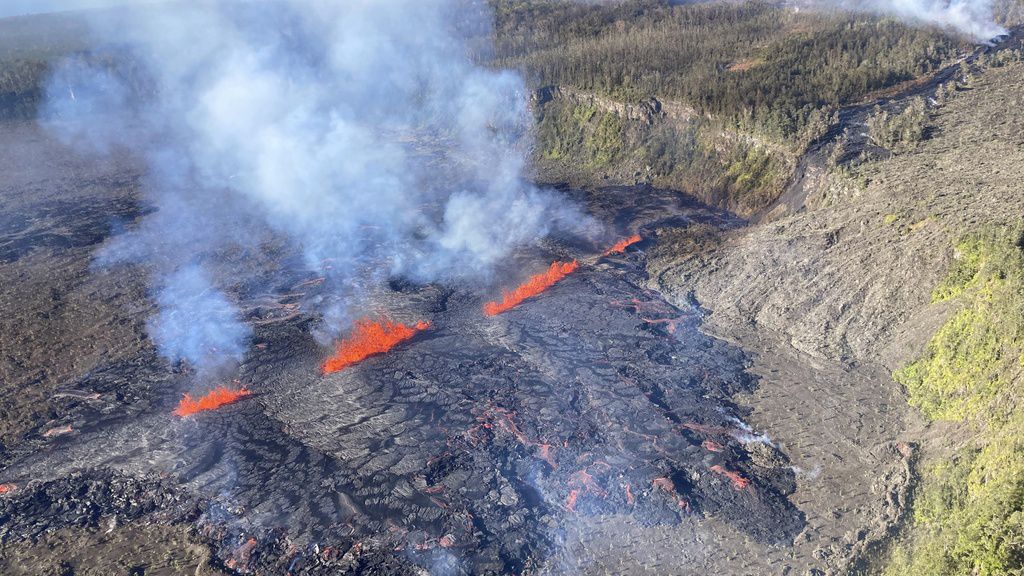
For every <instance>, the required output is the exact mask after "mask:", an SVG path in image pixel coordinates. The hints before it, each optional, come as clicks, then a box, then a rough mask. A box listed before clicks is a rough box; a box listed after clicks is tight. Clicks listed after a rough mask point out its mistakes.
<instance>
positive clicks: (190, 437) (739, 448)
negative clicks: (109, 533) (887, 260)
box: [0, 188, 804, 574]
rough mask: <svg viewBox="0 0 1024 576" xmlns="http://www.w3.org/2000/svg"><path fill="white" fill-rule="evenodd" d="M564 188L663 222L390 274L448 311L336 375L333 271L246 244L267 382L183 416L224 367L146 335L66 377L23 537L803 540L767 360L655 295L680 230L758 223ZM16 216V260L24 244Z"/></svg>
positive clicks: (240, 551) (474, 554) (247, 550)
mask: <svg viewBox="0 0 1024 576" xmlns="http://www.w3.org/2000/svg"><path fill="white" fill-rule="evenodd" d="M566 193H567V194H570V195H572V196H574V197H575V198H576V199H577V200H578V201H580V202H582V203H585V204H586V205H587V206H588V207H589V209H590V211H591V213H592V214H593V215H594V216H595V217H596V218H597V219H598V220H601V221H603V222H604V223H605V224H606V225H607V226H608V227H609V228H610V229H615V230H617V231H619V232H621V233H622V234H623V235H626V234H632V233H635V232H639V233H640V234H641V235H642V236H643V237H644V238H645V240H644V241H643V242H640V243H638V244H636V245H634V246H632V247H630V248H629V249H628V250H627V251H626V252H625V253H624V254H620V255H612V256H608V257H602V256H601V253H602V250H603V249H604V248H605V246H597V245H595V244H593V243H588V242H586V241H582V240H579V239H575V240H574V239H571V238H561V239H559V238H554V239H551V240H550V241H548V242H546V243H545V245H544V246H543V247H540V248H537V249H535V250H531V251H528V252H523V253H521V254H517V255H516V257H515V258H514V259H513V260H512V261H510V262H509V263H508V264H507V266H505V267H503V269H502V270H500V271H499V274H498V279H499V282H498V283H497V284H495V287H494V288H493V289H492V290H490V291H481V290H480V289H479V288H475V289H473V290H469V289H465V290H463V289H459V288H458V287H454V288H453V287H441V286H435V285H417V284H414V283H411V282H408V281H406V280H403V279H400V278H395V279H392V280H391V281H390V282H389V283H388V286H387V289H386V290H382V291H380V292H379V293H375V294H374V295H373V297H372V300H373V303H374V304H375V306H376V307H378V308H379V309H381V310H387V311H389V313H390V314H391V315H392V316H394V317H396V318H397V319H400V320H406V319H412V320H414V321H415V320H419V319H426V320H429V321H430V322H431V323H432V324H431V328H430V330H428V331H425V332H423V333H421V334H418V335H416V336H415V337H414V338H412V339H411V340H409V341H408V342H405V343H403V344H401V345H399V346H398V347H397V348H395V349H394V350H392V351H391V352H389V353H387V354H383V355H378V356H374V357H371V358H369V359H367V360H365V361H363V362H362V363H360V364H358V365H357V366H353V367H350V368H347V369H345V370H342V371H340V372H337V373H334V374H329V375H324V374H322V372H321V371H320V370H319V367H320V365H321V363H322V362H323V360H324V358H325V357H326V356H327V355H329V354H330V352H331V350H330V347H329V346H326V345H325V344H324V343H323V342H322V341H321V342H318V341H317V340H316V339H315V338H314V337H313V336H312V333H313V327H314V326H315V325H316V322H317V321H318V318H315V317H312V316H310V315H308V314H306V313H304V312H302V310H303V307H302V306H300V305H301V304H302V303H303V302H306V301H310V299H316V298H320V297H329V296H330V294H331V292H332V288H333V287H332V286H330V285H329V283H326V282H319V281H318V280H317V279H315V278H312V277H310V276H301V275H290V274H287V273H283V272H281V270H283V269H286V268H287V267H282V266H280V262H278V261H275V256H274V255H273V254H271V255H269V256H265V257H264V258H262V259H244V261H243V262H240V264H239V270H245V272H244V273H242V274H239V270H234V271H232V273H233V274H239V276H238V277H239V281H238V283H237V285H236V286H235V293H236V294H237V295H238V297H239V298H240V299H241V300H242V301H243V303H244V304H245V306H244V307H245V309H246V310H247V315H248V317H247V320H248V321H249V322H250V323H251V324H252V325H253V326H254V328H255V338H254V341H253V345H252V347H251V349H250V352H249V354H248V356H247V358H246V360H245V361H244V363H243V364H242V365H241V366H240V367H239V369H238V370H237V371H236V372H234V373H233V374H231V375H230V378H233V379H237V380H238V384H239V385H243V386H245V387H246V388H248V389H249V390H251V391H252V392H253V394H252V395H251V396H249V397H246V398H245V399H243V400H241V401H239V402H236V403H234V404H231V405H228V406H224V407H222V408H220V409H218V410H216V411H211V412H203V413H199V414H196V415H194V416H190V417H187V418H178V417H175V416H174V415H173V414H172V410H173V409H174V406H175V404H176V402H177V400H178V399H179V398H180V395H181V393H182V392H184V391H192V390H195V389H197V388H199V387H201V386H202V385H203V384H204V383H202V382H199V381H197V376H196V375H195V374H193V373H191V372H190V371H189V370H187V369H185V368H184V367H181V366H170V365H168V364H167V363H166V362H165V361H163V360H161V359H160V358H159V357H158V356H157V355H156V354H155V353H154V352H153V351H152V349H148V350H144V351H143V352H140V353H139V354H138V355H137V357H136V358H133V359H131V360H128V361H120V362H117V363H111V364H107V365H101V366H98V367H95V368H93V369H92V370H90V371H89V372H88V373H86V374H84V375H82V376H81V377H80V378H78V379H76V380H74V381H72V382H69V383H68V384H67V386H65V387H64V388H62V390H61V400H60V401H59V402H57V403H56V404H55V408H54V413H53V414H52V416H53V418H52V419H51V420H50V421H49V422H47V423H46V426H45V430H44V429H43V428H39V429H38V430H37V431H36V432H35V433H32V434H28V435H26V438H25V440H24V442H21V443H19V444H17V445H16V446H14V447H13V448H11V449H10V450H7V451H6V452H4V453H3V469H2V470H0V482H4V483H8V484H9V485H11V486H14V487H16V488H14V489H13V490H12V491H10V492H9V493H7V494H4V495H3V496H0V538H2V539H4V540H5V541H12V540H14V541H18V540H29V539H33V538H35V537H37V536H38V535H40V534H42V533H43V532H45V531H48V530H53V529H57V528H61V527H67V526H78V527H88V526H97V525H99V523H100V522H101V521H102V520H103V519H104V518H109V517H112V516H113V517H117V518H119V519H120V520H133V519H139V518H146V519H148V521H152V522H164V523H187V524H189V525H191V526H194V528H195V533H196V535H197V537H199V538H202V539H203V540H204V541H206V542H207V543H208V545H209V546H210V548H211V550H212V552H213V556H214V558H215V560H214V561H215V562H216V563H218V564H219V565H220V566H221V567H222V568H225V569H229V570H233V571H235V572H238V573H277V574H280V573H284V572H286V571H288V572H289V573H291V574H301V573H308V574H328V573H330V574H337V573H367V574H407V573H408V574H412V573H420V572H418V570H421V569H422V568H425V569H427V570H428V571H430V572H431V573H443V574H450V573H454V574H458V573H470V574H483V573H493V574H510V573H515V574H518V573H523V572H528V573H530V572H537V571H541V570H543V567H544V563H545V560H546V559H547V558H548V557H550V556H551V554H552V553H553V551H554V550H555V549H556V548H557V547H558V546H559V540H560V536H561V534H562V531H563V529H564V527H565V526H566V525H568V524H569V523H579V524H584V525H585V523H587V522H588V521H590V519H592V518H594V517H595V516H597V515H605V514H617V515H627V516H630V517H632V519H633V520H634V521H636V522H638V523H642V524H656V523H667V524H675V523H680V522H702V521H706V520H705V519H706V518H708V517H713V518H717V519H718V520H719V521H721V522H725V523H728V524H730V525H732V526H733V527H734V528H735V529H738V530H740V531H742V532H745V533H747V534H748V535H749V536H750V537H751V538H754V539H757V540H759V541H764V542H770V543H778V544H783V545H784V544H786V543H788V542H791V541H792V539H793V538H794V536H795V535H796V534H798V533H799V531H800V530H801V529H802V528H803V525H804V520H803V516H802V515H801V514H800V512H799V511H798V510H797V509H796V508H795V507H794V506H793V505H792V503H791V502H790V501H789V499H788V498H787V496H788V495H789V494H791V493H792V492H793V490H794V489H795V478H794V475H793V472H792V470H791V468H790V467H789V465H788V460H787V459H786V457H785V456H784V455H783V454H782V453H781V452H779V451H778V450H777V449H775V448H774V447H772V446H771V445H770V444H766V443H765V442H764V441H763V440H762V439H760V438H758V437H757V435H756V434H755V433H753V432H751V431H749V430H746V429H744V425H743V424H742V416H743V415H742V414H741V413H740V412H739V411H738V409H737V408H736V407H735V405H734V404H733V403H732V402H731V400H730V398H731V397H732V396H733V395H734V394H736V393H738V392H745V391H750V390H752V389H753V387H754V386H755V385H756V382H755V380H754V379H753V377H752V376H750V375H749V374H748V373H747V372H745V367H746V365H747V363H748V361H747V359H746V358H745V357H744V355H743V353H742V352H741V351H740V350H739V349H737V348H735V347H733V346H731V345H729V344H727V343H725V342H723V341H719V340H716V339H714V338H712V337H709V336H707V335H704V334H702V333H701V332H700V331H699V330H698V326H699V324H700V321H701V316H702V314H703V312H702V311H701V310H700V308H699V306H697V304H696V303H694V305H693V306H691V307H689V308H687V309H678V308H675V307H673V306H671V305H669V304H668V303H666V302H665V301H664V300H663V299H662V298H661V297H660V295H659V294H657V293H656V292H653V291H650V290H648V289H646V288H644V286H645V285H646V281H647V279H646V276H645V273H644V266H643V258H644V250H645V249H647V248H648V247H649V245H650V243H651V242H652V240H651V238H653V236H654V232H655V230H656V229H657V228H658V227H661V226H676V227H679V226H686V225H688V224H690V223H694V222H702V223H707V224H711V225H714V226H717V227H720V228H729V227H733V226H736V225H738V224H739V222H738V221H736V220H735V219H733V218H731V217H730V216H728V215H727V214H724V213H721V212H717V211H714V210H711V209H709V208H706V207H703V206H700V205H697V204H695V203H692V202H691V201H689V200H686V199H685V198H684V197H683V196H681V195H677V194H674V193H668V192H661V191H656V190H652V189H649V188H630V189H610V190H603V191H599V192H593V193H590V194H583V193H573V192H569V191H566ZM115 208H116V209H117V210H119V211H120V212H125V211H133V210H134V214H133V215H132V217H138V215H139V213H140V212H142V209H139V208H133V207H131V206H128V207H125V206H120V205H118V206H115ZM59 210H60V211H61V213H62V214H65V213H66V214H71V215H72V216H71V219H72V220H74V215H75V214H78V215H80V216H81V219H80V220H76V221H63V222H59V223H56V224H53V227H54V229H53V230H47V229H45V227H44V229H43V230H41V231H37V232H36V234H37V235H39V234H41V236H39V238H40V240H39V241H40V242H44V243H45V244H46V246H48V247H49V248H50V249H52V250H54V253H55V254H57V255H59V251H60V250H61V249H63V246H64V243H65V240H67V242H70V243H71V244H74V238H79V237H81V238H84V240H83V241H84V242H87V243H88V244H89V245H91V244H96V243H98V242H99V241H100V240H102V238H103V237H105V236H106V235H107V234H108V233H109V231H108V228H109V226H108V222H107V221H105V220H104V219H103V218H101V217H98V216H96V215H95V214H93V212H94V211H95V210H94V209H93V208H90V207H89V206H87V205H81V206H78V207H77V208H76V207H73V206H72V207H69V206H67V205H62V206H60V207H59ZM65 211H67V212H65ZM62 230H64V231H67V232H68V233H70V234H72V235H73V237H74V238H71V239H62V236H61V231H62ZM15 232H17V231H15ZM12 234H14V233H13V232H11V231H10V230H8V231H7V235H6V237H5V238H2V240H3V242H0V248H2V252H0V253H2V255H3V257H4V258H5V259H7V260H8V261H13V260H16V259H18V258H20V257H22V256H23V255H24V254H25V253H27V252H26V250H27V248H25V246H24V245H23V242H21V243H19V242H15V241H16V240H17V238H15V237H13V236H12ZM22 240H23V238H22ZM30 244H31V242H30ZM281 258H285V256H281ZM572 259H578V260H579V261H580V268H579V270H577V271H575V272H574V273H572V274H570V275H569V276H568V277H567V278H565V279H563V280H562V281H560V282H559V283H558V284H556V285H555V286H553V287H552V288H550V289H549V290H548V291H546V292H545V293H543V294H541V295H540V296H538V297H535V298H532V299H530V300H527V301H526V302H524V303H523V304H522V305H520V306H518V307H517V308H514V309H512V310H510V311H508V312H505V313H503V314H500V315H498V316H495V317H486V316H484V315H483V314H482V312H481V306H482V304H483V303H484V302H485V301H487V300H488V299H491V298H493V297H495V296H498V295H500V286H501V285H514V283H515V282H516V281H517V280H521V279H522V278H524V277H525V275H527V274H529V273H532V272H537V271H540V270H542V269H544V268H545V267H546V266H547V265H548V264H549V263H550V262H551V261H553V260H572ZM138 273H142V272H141V271H140V272H138ZM268 285H271V286H273V288H272V289H270V290H267V286H268ZM256 286H259V287H260V289H259V290H257V289H256V288H254V287H256ZM150 311H151V308H150V307H149V306H146V305H140V310H139V311H138V314H140V315H142V316H141V317H140V321H144V316H145V315H146V314H148V313H150ZM206 384H207V385H211V384H212V383H206ZM65 426H70V429H69V430H65V428H64V427H65ZM46 430H50V431H56V432H54V433H50V434H46V433H44V432H45V431H46ZM62 431H64V432H66V433H64V432H62ZM769 432H770V431H769ZM766 454H767V456H765V455H766ZM752 455H759V456H756V457H754V458H753V459H752Z"/></svg>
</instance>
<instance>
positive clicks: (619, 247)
mask: <svg viewBox="0 0 1024 576" xmlns="http://www.w3.org/2000/svg"><path fill="white" fill-rule="evenodd" d="M640 240H642V238H640V235H639V234H634V235H632V236H630V237H629V238H623V239H622V240H619V241H618V242H616V243H615V244H613V245H612V247H611V248H609V249H607V250H605V251H604V254H602V256H611V255H612V254H619V253H621V252H625V251H626V248H629V247H630V246H632V245H633V244H636V243H637V242H639V241H640Z"/></svg>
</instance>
